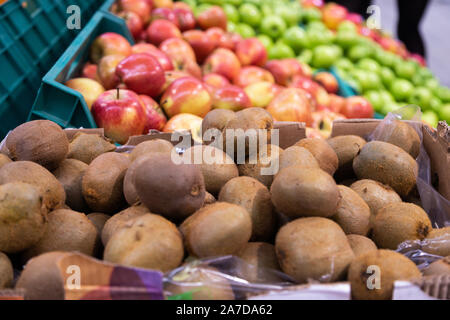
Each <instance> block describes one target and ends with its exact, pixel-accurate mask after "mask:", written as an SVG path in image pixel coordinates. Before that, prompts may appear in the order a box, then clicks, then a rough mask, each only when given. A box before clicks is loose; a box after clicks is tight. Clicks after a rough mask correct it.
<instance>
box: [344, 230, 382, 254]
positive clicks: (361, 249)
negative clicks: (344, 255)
mask: <svg viewBox="0 0 450 320" xmlns="http://www.w3.org/2000/svg"><path fill="white" fill-rule="evenodd" d="M347 240H348V242H349V243H350V247H352V250H353V253H354V254H355V257H359V256H360V255H362V254H364V253H366V252H369V251H372V250H377V245H376V244H375V243H374V242H373V241H372V240H370V239H369V238H367V237H364V236H361V235H359V234H348V235H347Z"/></svg>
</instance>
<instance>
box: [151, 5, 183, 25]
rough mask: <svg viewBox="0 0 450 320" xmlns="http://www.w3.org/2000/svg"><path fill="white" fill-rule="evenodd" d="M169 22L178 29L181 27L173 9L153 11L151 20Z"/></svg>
mask: <svg viewBox="0 0 450 320" xmlns="http://www.w3.org/2000/svg"><path fill="white" fill-rule="evenodd" d="M158 19H163V20H168V21H170V22H172V23H173V24H174V25H175V26H176V27H177V28H179V27H180V25H179V22H178V19H177V16H176V15H175V12H173V10H172V9H169V8H156V9H154V10H153V11H152V17H151V20H152V21H154V20H158Z"/></svg>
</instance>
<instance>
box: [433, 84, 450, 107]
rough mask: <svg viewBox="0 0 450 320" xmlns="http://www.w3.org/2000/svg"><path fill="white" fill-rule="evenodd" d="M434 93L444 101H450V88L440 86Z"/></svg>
mask: <svg viewBox="0 0 450 320" xmlns="http://www.w3.org/2000/svg"><path fill="white" fill-rule="evenodd" d="M433 91H434V94H435V95H436V96H437V97H438V98H439V99H441V100H442V101H443V102H444V103H447V102H450V89H449V88H447V87H444V86H438V87H437V88H435V89H434V90H433Z"/></svg>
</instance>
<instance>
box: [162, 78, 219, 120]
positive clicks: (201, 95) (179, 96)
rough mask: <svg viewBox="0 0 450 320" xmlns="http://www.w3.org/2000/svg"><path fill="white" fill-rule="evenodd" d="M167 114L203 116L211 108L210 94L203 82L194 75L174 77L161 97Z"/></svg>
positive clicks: (170, 115)
mask: <svg viewBox="0 0 450 320" xmlns="http://www.w3.org/2000/svg"><path fill="white" fill-rule="evenodd" d="M160 101H161V103H160V104H161V107H162V108H163V109H164V111H165V113H166V114H167V116H169V117H172V116H174V115H176V114H179V113H192V114H194V115H197V116H200V117H204V116H205V115H206V114H207V113H208V112H209V110H211V102H212V99H211V96H210V94H209V92H208V90H207V89H206V87H205V86H204V85H203V83H202V82H201V81H200V80H198V79H196V78H194V77H185V78H179V79H176V80H175V81H174V82H172V84H171V85H170V86H169V87H168V88H167V90H166V91H165V92H164V94H163V95H162V97H161V100H160Z"/></svg>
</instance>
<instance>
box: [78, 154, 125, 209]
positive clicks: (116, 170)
mask: <svg viewBox="0 0 450 320" xmlns="http://www.w3.org/2000/svg"><path fill="white" fill-rule="evenodd" d="M129 164H130V160H129V159H128V157H127V156H125V155H123V154H120V153H115V152H107V153H104V154H101V155H100V156H98V157H97V158H95V159H94V161H92V162H91V164H90V165H89V167H88V168H87V170H86V171H85V174H84V176H83V179H82V183H81V185H82V190H83V196H84V199H85V200H86V203H87V204H88V206H89V208H91V210H92V211H95V212H102V213H114V212H117V210H118V209H119V210H120V209H121V208H123V207H124V206H125V203H126V202H125V197H124V195H123V179H124V177H125V172H126V171H127V169H128V166H129Z"/></svg>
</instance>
